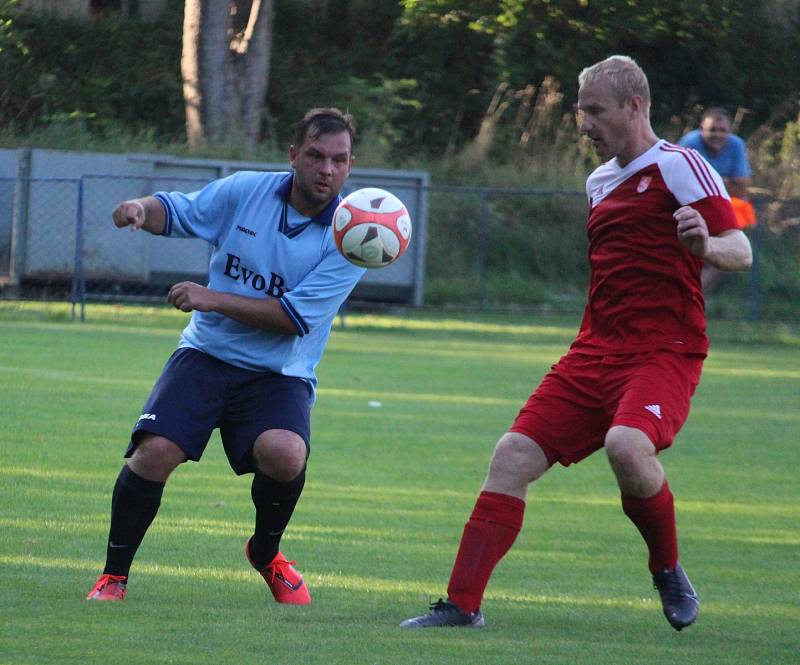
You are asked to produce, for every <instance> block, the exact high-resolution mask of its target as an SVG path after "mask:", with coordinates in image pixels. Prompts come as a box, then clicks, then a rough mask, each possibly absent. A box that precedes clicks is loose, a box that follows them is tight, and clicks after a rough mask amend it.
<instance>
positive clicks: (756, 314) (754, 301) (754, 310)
mask: <svg viewBox="0 0 800 665" xmlns="http://www.w3.org/2000/svg"><path fill="white" fill-rule="evenodd" d="M753 207H754V208H755V211H756V224H755V226H754V227H753V239H752V241H751V245H752V249H753V265H752V266H751V268H750V320H751V321H758V320H759V318H761V272H760V266H759V258H760V255H761V241H762V236H763V234H764V218H763V216H762V214H761V211H762V210H763V200H762V199H761V197H754V198H753Z"/></svg>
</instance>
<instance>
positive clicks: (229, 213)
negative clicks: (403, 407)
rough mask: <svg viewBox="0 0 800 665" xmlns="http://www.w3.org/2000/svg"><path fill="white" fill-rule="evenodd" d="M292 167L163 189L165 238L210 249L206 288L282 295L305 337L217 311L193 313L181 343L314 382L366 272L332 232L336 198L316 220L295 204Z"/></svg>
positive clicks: (158, 195) (230, 360)
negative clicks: (342, 311)
mask: <svg viewBox="0 0 800 665" xmlns="http://www.w3.org/2000/svg"><path fill="white" fill-rule="evenodd" d="M292 177H293V176H292V174H291V173H260V172H252V171H240V172H238V173H234V174H233V175H231V176H229V177H227V178H223V179H221V180H215V181H214V182H211V183H209V184H208V185H206V186H205V187H204V188H203V189H202V190H200V191H198V192H193V193H191V194H183V193H180V192H157V193H156V194H155V196H156V198H157V199H158V200H159V201H161V203H162V204H163V205H164V208H165V212H166V225H165V228H164V235H166V236H172V237H184V238H185V237H197V238H202V239H203V240H206V241H208V242H209V243H210V244H211V245H212V251H211V259H210V262H209V270H208V273H209V278H208V288H210V289H212V290H214V291H220V292H225V293H233V294H236V295H240V296H245V297H248V298H278V299H280V303H281V305H282V306H283V309H284V311H285V312H286V313H287V314H288V315H289V318H290V319H291V320H292V321H293V322H294V324H295V326H297V334H296V335H290V334H286V333H280V332H270V331H265V330H260V329H258V328H254V327H252V326H248V325H245V324H244V323H239V322H238V321H235V320H234V319H231V318H229V317H227V316H224V315H222V314H218V313H217V312H197V311H195V312H193V313H192V318H191V320H190V322H189V325H188V326H186V328H185V329H184V331H183V333H182V334H181V339H180V343H179V344H178V347H179V348H182V347H189V348H193V349H198V350H199V351H202V352H203V353H207V354H209V355H211V356H214V357H215V358H218V359H220V360H223V361H224V362H227V363H230V364H231V365H235V366H237V367H243V368H245V369H250V370H256V371H264V370H268V371H271V372H277V373H279V374H283V375H286V376H296V377H299V378H301V379H304V380H306V381H308V382H309V384H310V385H311V387H312V390H313V389H314V387H315V386H316V375H315V373H314V369H315V367H316V366H317V363H319V360H320V358H321V357H322V352H323V350H324V349H325V344H326V343H327V341H328V336H329V335H330V330H331V325H332V324H333V320H334V317H335V316H336V313H337V312H338V311H339V307H340V306H341V305H342V303H343V302H344V301H345V299H346V298H347V296H348V295H349V294H350V291H351V290H352V289H353V287H354V286H355V285H356V283H357V282H358V280H359V279H360V278H361V276H362V275H363V274H364V272H365V270H364V269H363V268H358V267H356V266H354V265H352V264H351V263H349V262H348V261H346V260H345V259H344V257H343V256H342V255H341V254H340V253H339V251H338V250H337V249H336V245H335V244H334V241H333V234H332V233H331V217H332V216H333V212H334V210H335V209H336V206H337V205H338V203H339V201H340V198H339V197H337V198H336V199H334V200H333V201H331V203H330V204H329V205H328V207H327V208H326V209H325V210H323V211H322V212H321V213H319V214H318V215H317V216H316V217H314V218H308V217H304V216H302V215H301V214H300V213H299V212H297V211H296V210H295V209H294V208H292V206H291V205H289V194H290V192H291V186H292Z"/></svg>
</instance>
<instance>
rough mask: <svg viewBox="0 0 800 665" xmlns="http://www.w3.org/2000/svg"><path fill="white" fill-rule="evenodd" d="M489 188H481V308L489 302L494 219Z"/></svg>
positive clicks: (479, 254) (479, 228) (479, 283)
mask: <svg viewBox="0 0 800 665" xmlns="http://www.w3.org/2000/svg"><path fill="white" fill-rule="evenodd" d="M489 196H490V193H489V190H488V189H481V213H480V220H479V221H478V292H479V293H480V309H482V310H483V309H486V306H487V305H488V304H489V287H488V284H487V281H488V277H487V275H488V272H489V265H488V264H489V224H490V223H491V221H492V207H491V204H490V202H489Z"/></svg>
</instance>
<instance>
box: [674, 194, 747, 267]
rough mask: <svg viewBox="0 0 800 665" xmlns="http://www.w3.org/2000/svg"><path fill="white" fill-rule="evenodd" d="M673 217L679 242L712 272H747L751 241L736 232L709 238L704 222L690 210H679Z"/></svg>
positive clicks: (692, 209) (689, 207)
mask: <svg viewBox="0 0 800 665" xmlns="http://www.w3.org/2000/svg"><path fill="white" fill-rule="evenodd" d="M673 216H674V218H675V221H676V222H677V232H678V238H680V240H681V242H682V243H683V244H684V245H686V247H687V248H688V249H689V251H690V252H691V253H692V254H694V255H695V256H697V257H700V258H701V259H703V260H704V261H707V262H708V263H710V264H711V265H712V266H714V267H715V268H718V269H719V270H728V271H733V270H746V269H747V268H749V267H750V265H751V264H752V263H753V254H752V250H751V248H750V241H749V240H748V239H747V236H746V235H745V234H744V233H742V232H741V231H739V230H738V229H731V230H729V231H725V232H724V233H721V234H720V235H718V236H711V235H709V233H708V225H707V224H706V220H705V219H704V218H703V216H702V215H701V214H700V213H699V212H698V211H697V210H695V209H694V208H692V207H691V206H683V207H681V208H678V209H677V210H676V211H675V214H674V215H673Z"/></svg>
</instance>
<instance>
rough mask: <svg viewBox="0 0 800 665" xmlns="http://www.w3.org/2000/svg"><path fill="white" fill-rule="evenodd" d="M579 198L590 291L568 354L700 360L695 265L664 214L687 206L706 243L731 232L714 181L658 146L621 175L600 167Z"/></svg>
mask: <svg viewBox="0 0 800 665" xmlns="http://www.w3.org/2000/svg"><path fill="white" fill-rule="evenodd" d="M586 194H587V196H588V197H589V208H590V210H589V220H588V223H587V232H588V236H589V265H590V268H591V281H590V284H589V299H588V302H587V304H586V309H585V311H584V315H583V321H582V322H581V328H580V331H579V332H578V336H577V338H576V339H575V342H574V343H573V345H572V349H573V350H574V351H578V352H581V353H589V354H595V355H606V354H622V353H637V352H641V351H654V350H658V349H671V350H674V351H677V352H679V353H698V354H705V353H706V352H707V350H708V339H707V338H706V320H705V305H704V301H703V293H702V290H701V287H700V271H701V267H702V260H701V259H699V258H697V257H696V256H694V255H693V254H691V253H690V252H689V250H688V249H687V248H686V246H685V245H684V244H683V243H682V242H681V241H680V240H679V239H678V234H677V230H676V226H677V222H676V221H675V219H674V218H673V217H672V214H673V213H674V212H675V211H676V210H677V209H678V208H680V207H681V206H684V205H690V206H692V207H693V208H694V209H695V210H697V211H698V212H699V213H700V214H701V215H702V216H703V218H704V219H705V220H706V224H707V225H708V231H709V235H712V236H715V235H719V234H720V233H722V232H724V231H727V230H729V229H736V228H737V225H736V217H735V215H734V212H733V208H732V207H731V202H730V197H729V196H728V193H727V191H726V190H725V186H724V185H723V183H722V178H721V177H720V176H719V175H718V174H717V172H716V171H714V169H713V168H712V167H711V166H710V165H709V164H708V162H706V160H705V159H703V157H701V156H700V154H699V153H698V152H697V151H695V150H691V149H688V148H683V147H681V146H677V145H673V144H671V143H667V142H666V141H663V140H661V141H658V142H657V143H656V144H655V145H654V146H653V147H651V148H650V149H649V150H648V151H647V152H645V153H644V154H642V155H640V156H639V157H637V158H636V159H634V160H633V161H632V162H630V163H629V164H627V165H626V166H625V167H620V166H619V165H618V163H617V161H616V159H612V160H611V161H609V162H606V163H605V164H603V165H602V166H599V167H598V168H597V169H595V170H594V172H593V173H592V174H591V175H590V176H589V178H588V180H587V181H586Z"/></svg>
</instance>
